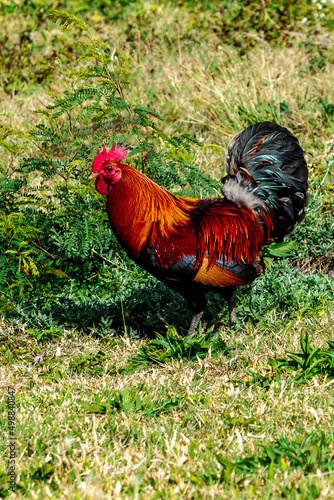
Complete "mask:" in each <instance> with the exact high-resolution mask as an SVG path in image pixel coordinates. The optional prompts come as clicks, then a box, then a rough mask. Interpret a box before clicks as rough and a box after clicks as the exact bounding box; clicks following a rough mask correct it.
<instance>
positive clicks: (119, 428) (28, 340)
mask: <svg viewBox="0 0 334 500" xmlns="http://www.w3.org/2000/svg"><path fill="white" fill-rule="evenodd" d="M204 3H205V2H203V5H204ZM232 4H233V5H232ZM6 5H7V7H6V9H7V10H6V11H4V15H3V16H2V20H1V21H0V22H1V26H2V29H3V33H4V34H5V35H6V36H8V40H7V41H6V44H5V48H4V49H3V53H2V56H3V58H2V59H1V72H2V75H5V77H6V78H7V80H8V81H6V85H5V86H4V88H3V89H1V90H0V92H1V102H0V113H1V115H0V116H1V119H2V123H3V125H4V127H10V128H12V129H17V130H20V131H21V132H24V133H26V132H27V131H28V130H29V128H30V126H31V124H32V123H34V124H35V123H36V122H37V121H41V122H42V121H43V117H42V116H41V115H36V113H35V110H36V109H37V108H43V107H44V106H46V105H47V104H49V103H50V102H51V101H52V96H53V95H61V93H62V92H63V91H64V90H65V89H66V88H68V85H69V82H70V79H69V77H68V74H69V73H67V76H66V71H68V72H69V71H70V69H71V64H73V61H74V59H75V54H76V53H77V52H76V51H77V50H78V49H77V48H76V47H75V46H74V45H73V42H74V41H75V40H76V39H77V38H78V33H75V32H71V31H67V32H64V33H63V32H62V31H61V30H60V29H59V26H56V25H54V24H52V23H51V22H50V21H49V20H47V18H46V16H45V15H44V14H43V12H41V11H40V7H39V5H38V3H37V2H31V3H30V4H29V6H28V7H27V6H26V7H23V6H21V5H20V4H18V5H19V7H15V6H14V4H12V3H11V2H7V4H6ZM122 5H123V4H122V2H119V3H115V7H114V9H112V10H111V11H110V10H108V8H107V7H106V6H104V7H103V8H102V7H101V5H100V3H99V2H97V3H96V4H94V5H93V4H92V6H87V5H86V4H85V3H83V4H82V5H80V6H79V5H78V4H77V3H76V2H75V1H73V2H67V3H66V5H65V7H66V8H67V10H68V11H70V12H73V13H75V14H76V15H82V17H83V18H84V19H85V21H86V22H87V23H88V24H89V26H90V28H91V29H94V30H95V33H96V35H97V36H99V37H100V38H101V39H103V40H109V42H110V45H111V46H112V47H113V48H114V50H115V51H116V52H117V51H122V53H123V54H124V55H128V56H130V57H131V60H132V63H133V73H132V78H133V82H135V84H133V85H130V86H129V88H128V89H127V92H128V95H129V99H130V100H131V101H132V102H138V104H141V105H145V106H147V105H149V106H152V107H154V108H155V109H156V110H157V111H158V112H159V113H160V114H162V115H163V117H164V118H165V122H164V131H165V132H166V133H169V132H170V131H171V130H172V129H173V128H174V127H178V126H180V127H181V126H186V127H188V128H189V132H190V133H192V134H193V135H194V136H195V137H196V138H197V139H200V140H201V141H203V143H204V147H203V148H198V149H197V150H196V158H195V162H196V165H197V167H198V169H200V170H202V171H203V172H206V173H209V174H210V175H211V176H212V177H213V178H215V179H219V178H220V177H221V176H222V175H223V171H224V153H225V151H226V148H227V144H228V142H229V140H230V139H231V138H232V137H233V135H234V134H235V133H237V132H238V131H240V130H241V129H242V128H244V127H245V126H247V125H248V124H250V123H252V122H254V121H257V120H265V119H269V120H274V121H277V122H279V123H280V124H282V125H284V126H287V127H288V128H290V129H291V130H292V131H293V132H294V133H296V135H297V136H298V138H299V140H300V142H301V144H302V145H303V148H304V149H305V150H306V151H307V152H308V153H309V154H308V156H307V161H308V164H309V169H310V176H311V179H310V191H311V204H310V207H309V212H308V215H307V218H306V220H305V221H304V222H303V224H301V225H300V227H299V228H298V229H297V231H296V232H295V233H294V235H293V238H294V239H295V241H297V246H296V248H295V249H293V250H292V252H291V253H292V254H293V257H292V258H291V261H290V263H288V262H287V261H286V260H284V261H274V262H273V263H272V268H271V269H269V270H268V271H267V272H266V274H265V275H264V276H263V277H261V278H260V279H258V280H257V281H256V282H255V283H254V285H252V287H251V288H250V287H245V288H243V289H241V290H239V291H238V311H237V313H238V326H237V327H236V328H235V329H233V330H230V329H228V328H227V327H226V326H225V325H226V324H227V319H226V312H227V311H226V305H225V304H222V303H221V302H219V300H216V298H215V297H214V296H210V297H209V301H208V308H207V311H206V315H205V316H204V321H205V324H203V325H202V327H203V331H202V332H201V333H200V332H198V334H197V335H196V336H195V337H192V338H189V337H181V336H180V334H179V333H178V332H180V331H181V328H186V327H187V326H188V320H189V319H190V318H189V316H187V314H188V313H187V311H186V309H185V307H184V305H183V303H182V302H181V301H180V300H179V299H178V297H177V296H176V295H175V294H173V293H172V292H170V291H166V290H165V288H164V287H162V286H160V285H157V284H156V283H155V282H154V280H153V279H151V278H147V277H146V276H145V275H144V273H143V272H142V271H141V270H139V269H138V268H136V267H135V266H134V265H132V264H129V263H128V261H127V260H126V257H125V255H124V254H123V253H122V252H119V254H117V266H118V281H117V283H116V284H115V283H113V282H112V280H111V278H110V276H109V274H108V273H109V270H108V268H107V267H106V265H105V262H104V261H101V262H102V263H103V266H104V267H103V269H102V270H101V272H100V273H99V274H98V275H97V276H95V275H94V274H93V273H92V274H91V275H89V276H87V278H85V280H86V279H87V280H88V281H85V282H82V283H80V290H79V291H80V294H81V295H79V293H77V294H76V290H75V286H76V284H75V280H74V279H72V278H71V279H70V278H69V279H68V281H65V283H66V285H65V286H64V287H63V288H62V289H60V287H59V288H57V291H51V292H50V293H45V294H43V295H42V296H41V297H37V298H36V300H35V302H34V303H33V305H31V304H27V303H26V302H24V297H23V298H22V304H21V305H20V308H19V307H18V309H20V310H19V313H17V315H16V317H15V318H14V319H13V318H12V319H11V320H10V318H9V317H8V314H6V316H4V317H3V318H2V319H1V321H0V365H1V366H0V370H1V376H2V387H3V389H4V390H3V391H2V395H1V407H2V409H3V410H4V411H3V412H1V413H0V424H1V427H2V428H4V429H6V428H7V424H8V423H7V414H6V411H5V410H6V405H7V389H6V388H7V387H8V386H12V385H13V386H15V388H16V391H17V392H16V404H17V420H16V422H17V428H16V435H17V441H16V456H17V460H16V474H17V488H16V492H15V493H9V492H8V489H7V487H8V483H6V482H7V481H8V465H7V462H6V460H7V457H6V451H5V446H6V442H5V441H4V440H2V441H1V442H0V445H1V453H0V455H1V458H0V477H1V481H0V488H1V489H0V496H1V497H3V498H7V497H10V498H37V499H38V498H40V499H44V498H48V497H50V498H69V499H76V498H87V499H94V498H106V499H107V498H122V499H123V498H124V499H132V498H138V499H139V498H140V499H154V498H173V499H174V498H175V499H178V498H179V499H192V498H196V499H197V498H198V499H201V498H203V499H207V498H222V499H224V498H241V499H246V498H247V499H248V498H268V499H269V498H289V499H312V498H334V448H333V443H334V433H333V430H332V429H333V387H334V384H333V362H332V351H333V350H332V346H333V339H334V295H333V290H334V282H333V269H334V266H333V262H334V253H333V252H334V247H333V243H332V242H333V233H334V222H333V214H334V210H333V192H334V176H333V163H334V159H333V152H334V142H333V141H334V134H333V125H334V112H333V106H334V104H333V103H334V95H333V89H334V71H333V56H332V50H333V45H334V38H333V31H332V29H331V26H332V25H331V24H330V23H331V22H332V21H331V20H332V19H333V17H331V16H333V14H331V3H330V2H322V3H319V4H316V3H314V4H313V3H312V7H308V8H312V9H313V10H312V12H313V14H312V15H313V18H311V17H310V14H309V13H307V15H306V14H305V13H303V8H304V7H302V8H300V14H298V15H299V16H300V17H299V18H297V20H296V21H295V22H294V23H291V22H290V21H289V20H287V21H286V23H287V24H286V25H283V24H282V22H283V21H282V19H281V18H277V17H275V16H274V14H273V12H272V10H270V9H271V7H270V5H271V4H270V5H269V3H268V5H269V7H270V8H269V7H268V8H267V10H266V12H267V14H263V16H264V17H263V18H255V20H254V17H253V14H252V16H250V19H249V21H247V22H248V24H247V22H246V21H245V17H243V16H244V15H247V8H248V7H249V6H248V4H247V2H245V5H246V7H245V9H246V13H244V14H242V13H241V14H240V16H239V20H240V24H238V26H239V28H238V30H239V31H238V30H236V31H233V29H232V28H233V23H234V25H236V23H237V22H238V23H239V20H238V21H237V20H236V17H233V16H235V12H236V11H235V10H233V9H236V8H237V7H238V5H239V3H238V2H232V3H231V5H232V7H233V9H231V10H228V9H227V10H226V12H225V13H223V14H222V13H220V14H219V12H218V11H217V10H215V9H214V8H213V7H212V6H211V4H210V6H209V5H206V6H205V7H203V8H199V10H196V8H195V7H194V6H193V5H192V3H191V2H184V3H183V4H182V5H181V4H180V5H179V4H176V3H168V2H166V3H165V4H163V5H161V6H158V7H157V6H156V4H155V3H154V2H151V1H148V2H141V1H138V2H134V3H132V4H129V5H126V6H124V5H123V6H122ZM284 5H285V4H284ZM310 5H311V4H310ZM321 5H322V9H320V8H319V7H320V6H321ZM10 6H12V8H13V9H14V10H13V11H12V12H11V11H10V8H11V7H10ZM201 6H202V4H201ZM224 8H225V7H224ZM15 9H19V11H16V12H15ZM80 12H81V14H80ZM308 12H309V11H308ZM322 13H323V14H324V16H323V17H320V15H321V14H322ZM266 15H268V16H269V19H272V21H270V20H269V21H268V18H266ZM282 15H283V14H282ZM301 16H302V17H301ZM303 17H308V20H307V22H305V23H302V22H301V20H302V19H303ZM221 19H225V21H226V23H225V24H223V25H222V24H221V23H222V21H221ZM167 21H168V25H167ZM228 21H230V24H228ZM252 22H254V23H255V24H254V25H251V23H252ZM265 22H268V23H269V28H268V27H266V24H265ZM271 22H274V23H276V25H277V26H278V28H279V27H280V29H278V28H277V26H276V27H275V29H273V24H270V23H271ZM284 22H285V21H284ZM310 23H313V24H310ZM242 26H243V28H242ZM243 30H244V31H243ZM31 33H32V34H33V35H30V34H31ZM242 33H244V35H243V36H242V35H241V34H242ZM79 38H80V40H83V37H82V35H80V37H79ZM2 47H3V45H2ZM6 51H7V52H6ZM27 57H29V61H30V62H29V63H28V64H27V63H26V58H27ZM57 57H58V58H59V60H57ZM12 61H14V62H15V65H16V66H15V67H16V68H17V69H16V70H15V71H14V70H12V67H11V64H12ZM58 63H59V64H62V65H63V66H64V67H65V70H66V71H65V72H63V73H61V72H60V71H57V70H55V71H54V72H53V74H51V75H49V76H46V75H45V74H44V77H43V76H42V75H43V72H44V70H45V68H46V67H47V66H48V65H49V64H52V65H54V66H55V67H56V68H57V67H59V64H58ZM57 64H58V66H57ZM43 78H44V79H43ZM6 143H10V138H9V139H6ZM22 147H23V146H22ZM24 147H25V148H26V149H25V151H23V150H20V151H16V150H15V151H13V150H11V151H9V152H8V151H5V152H4V154H3V156H2V160H1V161H2V163H1V165H0V170H1V171H2V172H6V169H7V165H8V162H13V164H14V165H17V164H18V163H19V160H20V157H21V156H22V155H24V154H27V155H29V154H30V153H32V152H33V146H32V144H31V143H25V144H24ZM29 182H30V183H31V185H32V186H34V185H36V184H37V180H36V179H34V178H29ZM45 183H46V185H47V186H48V187H49V190H50V192H52V185H51V183H50V181H48V180H46V181H45ZM48 183H49V184H48ZM198 195H199V196H201V193H198ZM23 229H24V228H23ZM30 229H31V230H32V228H30ZM26 230H27V229H26ZM36 234H37V233H36ZM36 238H37V236H36ZM36 241H37V240H36ZM108 258H109V259H110V260H114V259H116V257H115V255H112V256H108ZM115 262H116V260H115ZM119 262H121V264H119ZM101 282H102V283H103V287H104V288H105V291H104V292H103V296H102V294H100V295H99V293H100V288H99V287H98V283H100V285H99V286H100V287H101ZM105 296H108V297H109V296H110V297H111V298H112V300H114V302H112V305H111V306H110V304H109V303H108V304H109V306H106V305H105V302H103V301H104V299H105ZM108 300H109V299H108ZM1 304H2V305H5V302H1ZM29 307H32V308H33V310H34V312H33V313H32V312H31V310H30V309H29ZM5 312H6V311H5V306H4V313H5ZM124 325H125V326H126V329H124ZM172 325H173V326H172ZM166 326H167V329H166ZM143 333H144V334H146V335H143ZM148 336H149V337H148Z"/></svg>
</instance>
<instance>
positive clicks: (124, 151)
mask: <svg viewBox="0 0 334 500" xmlns="http://www.w3.org/2000/svg"><path fill="white" fill-rule="evenodd" d="M127 155H128V148H124V147H123V146H116V144H114V145H113V147H112V148H111V150H110V151H107V148H106V146H105V144H103V150H102V153H100V150H99V149H98V150H97V156H95V158H94V161H93V167H92V171H93V172H94V171H96V170H100V168H101V167H102V165H103V163H104V162H105V161H107V160H112V161H122V160H124V158H126V157H127Z"/></svg>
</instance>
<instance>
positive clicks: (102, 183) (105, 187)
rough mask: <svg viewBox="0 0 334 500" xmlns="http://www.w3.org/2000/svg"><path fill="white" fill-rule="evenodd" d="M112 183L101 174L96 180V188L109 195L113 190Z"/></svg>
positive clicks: (104, 194)
mask: <svg viewBox="0 0 334 500" xmlns="http://www.w3.org/2000/svg"><path fill="white" fill-rule="evenodd" d="M111 186H112V183H111V182H110V179H105V178H104V177H102V175H99V176H98V177H97V179H96V181H95V187H96V190H97V191H98V192H99V193H101V194H103V196H108V194H109V193H110V190H111Z"/></svg>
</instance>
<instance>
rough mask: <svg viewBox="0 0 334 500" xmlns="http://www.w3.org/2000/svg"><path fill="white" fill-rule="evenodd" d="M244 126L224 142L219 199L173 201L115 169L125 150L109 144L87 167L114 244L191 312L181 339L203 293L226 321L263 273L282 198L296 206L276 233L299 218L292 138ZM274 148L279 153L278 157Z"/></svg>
mask: <svg viewBox="0 0 334 500" xmlns="http://www.w3.org/2000/svg"><path fill="white" fill-rule="evenodd" d="M252 127H253V129H252ZM252 127H249V128H248V129H246V130H245V131H243V132H242V133H241V134H238V135H237V136H236V137H235V138H234V139H233V140H232V142H231V145H230V148H229V154H230V156H228V165H227V171H228V174H229V175H228V176H227V181H226V182H225V185H224V188H223V193H224V194H225V197H223V198H214V199H204V200H201V199H190V198H183V197H181V196H176V195H174V194H172V193H170V192H168V191H166V190H165V189H164V188H162V187H160V186H158V185H157V184H156V183H155V182H153V181H152V180H150V179H149V178H148V177H146V176H145V175H144V174H143V173H141V172H139V171H137V170H135V169H134V168H132V167H130V166H128V165H126V164H124V163H122V160H123V159H124V158H125V157H126V155H127V149H126V148H121V147H118V148H117V147H115V145H114V146H113V148H112V150H110V151H109V152H108V151H107V150H106V149H105V147H104V150H103V152H102V153H100V152H99V154H98V156H97V157H96V158H95V160H94V163H93V169H92V174H91V176H90V178H93V177H96V188H97V190H98V191H99V192H101V193H102V194H104V195H105V196H106V197H107V213H108V216H109V221H110V224H111V227H112V229H113V231H114V233H115V235H116V238H117V239H118V241H119V242H120V244H121V245H122V247H123V248H124V249H125V250H126V252H127V253H128V255H129V256H130V257H131V258H132V259H133V260H134V261H135V262H136V263H137V264H138V265H140V266H141V267H142V268H144V269H146V270H147V271H149V272H150V273H151V274H153V275H154V276H155V277H157V278H158V279H160V280H161V281H162V282H163V283H165V284H167V285H168V286H169V287H171V288H173V289H174V290H176V291H177V292H179V293H180V294H181V295H182V296H183V297H184V298H186V300H187V301H188V304H189V306H190V308H191V309H192V311H193V313H194V317H193V321H192V323H191V325H190V328H189V333H192V332H193V331H194V329H195V328H196V326H197V323H198V321H199V319H200V317H201V315H202V314H203V310H204V307H205V294H206V292H208V291H209V290H215V291H217V292H219V293H220V294H221V295H222V296H223V297H224V298H226V299H227V300H228V302H229V312H230V321H231V323H232V322H233V320H234V316H235V287H236V286H238V285H245V284H247V283H250V282H252V281H253V280H254V279H255V278H256V277H257V276H258V275H259V274H261V272H263V262H262V260H261V254H262V248H263V245H265V244H266V243H267V242H269V241H272V238H275V235H276V226H277V220H276V218H277V214H278V215H279V218H280V219H282V216H281V213H280V212H279V210H280V207H281V205H282V203H283V204H284V203H286V201H284V202H280V201H279V200H280V199H287V197H289V196H290V198H291V200H292V199H293V203H294V204H295V205H298V200H299V205H300V206H296V207H294V205H293V209H294V210H292V209H291V208H289V210H290V211H291V210H292V212H293V213H292V212H291V214H292V215H291V214H290V212H289V211H288V210H286V212H289V214H288V215H289V216H287V215H286V216H285V219H286V220H285V219H284V223H285V225H286V228H282V227H281V228H280V229H279V230H278V233H280V232H284V231H285V233H288V232H289V231H290V229H291V227H292V225H293V224H295V223H296V222H298V221H299V220H301V219H302V215H303V214H302V212H304V211H305V210H304V207H305V205H306V204H307V196H306V188H307V183H306V181H307V167H306V165H305V160H304V158H303V151H302V150H301V148H300V146H299V144H298V141H297V139H296V138H295V137H294V136H293V135H292V134H291V133H290V132H289V131H287V130H286V129H283V128H282V127H279V126H278V125H276V124H272V123H270V122H264V123H263V124H256V125H254V126H252ZM250 129H251V130H250ZM243 141H244V142H246V145H244V144H243ZM281 143H286V144H287V146H284V144H283V153H281V152H280V153H279V154H278V152H277V149H278V148H279V147H280V146H281ZM268 146H271V148H272V150H269V152H268ZM284 148H285V149H284ZM289 148H290V149H289ZM291 149H292V152H291V151H290V150H291ZM284 151H285V153H288V154H286V156H287V158H283V157H284V154H285V153H284ZM282 154H283V157H282V158H281V156H282ZM256 156H258V160H259V161H258V162H256ZM254 158H255V159H254ZM247 162H248V163H249V162H251V163H252V164H251V165H250V167H249V168H247ZM293 162H294V163H296V168H294V169H293V170H294V172H295V173H292V174H291V172H290V171H289V168H290V167H289V166H291V164H292V163H293ZM286 165H288V168H287V167H286ZM272 166H273V167H274V170H273V171H272ZM305 169H306V170H305ZM229 170H230V171H229ZM290 170H291V169H290ZM259 172H260V174H259ZM278 172H279V175H277V173H278ZM282 172H283V173H282ZM296 172H297V174H296ZM290 177H291V179H290ZM257 178H259V180H258V179H257ZM266 189H267V191H266ZM299 193H302V195H301V196H302V198H303V199H302V201H301V196H300V195H299ZM281 195H284V197H285V198H284V197H282V196H281ZM298 196H299V198H298ZM290 198H289V199H290ZM295 199H296V200H297V201H295ZM283 208H284V207H283ZM283 218H284V217H283ZM278 224H279V223H278Z"/></svg>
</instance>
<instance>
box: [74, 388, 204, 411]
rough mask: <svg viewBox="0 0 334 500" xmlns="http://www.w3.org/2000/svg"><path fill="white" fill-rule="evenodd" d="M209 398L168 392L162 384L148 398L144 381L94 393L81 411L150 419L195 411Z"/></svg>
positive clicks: (83, 403)
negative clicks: (124, 414)
mask: <svg viewBox="0 0 334 500" xmlns="http://www.w3.org/2000/svg"><path fill="white" fill-rule="evenodd" d="M209 402H210V401H209V398H206V397H201V398H199V397H198V396H196V395H194V394H179V395H175V394H171V393H170V391H168V390H166V389H165V388H164V387H162V388H161V389H160V390H159V391H158V393H157V394H156V395H155V397H153V398H152V394H151V393H150V390H149V387H147V386H146V385H144V384H139V385H138V386H132V387H129V388H124V389H121V390H120V391H111V392H109V391H108V394H105V391H102V393H100V394H98V395H96V396H95V397H94V401H93V402H92V403H88V402H86V401H83V402H82V406H83V408H84V409H85V411H87V412H89V413H101V414H107V415H110V414H111V415H113V414H115V413H118V412H124V413H126V414H128V415H132V416H133V415H136V416H139V418H143V417H146V418H154V417H158V416H159V415H161V414H164V413H167V412H170V411H172V410H180V411H186V410H188V411H192V412H194V411H196V410H198V409H200V408H202V407H205V405H206V404H208V403H209Z"/></svg>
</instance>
